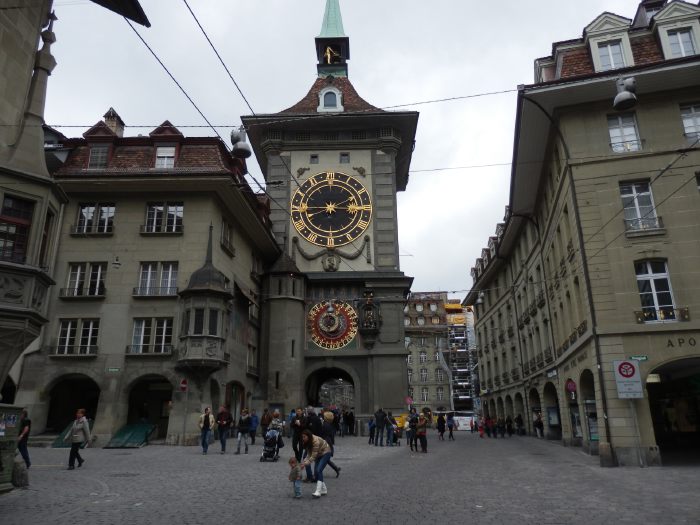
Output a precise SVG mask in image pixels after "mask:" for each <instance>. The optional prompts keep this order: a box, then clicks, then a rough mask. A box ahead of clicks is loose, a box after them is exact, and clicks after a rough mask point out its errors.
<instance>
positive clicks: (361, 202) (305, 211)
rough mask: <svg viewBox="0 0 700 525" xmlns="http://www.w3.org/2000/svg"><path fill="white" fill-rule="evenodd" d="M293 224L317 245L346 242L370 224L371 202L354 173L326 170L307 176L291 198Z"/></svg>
mask: <svg viewBox="0 0 700 525" xmlns="http://www.w3.org/2000/svg"><path fill="white" fill-rule="evenodd" d="M291 215H292V222H293V223H294V228H296V230H297V231H298V232H299V235H301V236H302V237H303V238H304V239H306V240H307V241H309V242H310V243H312V244H315V245H317V246H324V247H327V248H334V247H336V246H343V245H345V244H349V243H351V242H352V241H354V240H355V239H357V238H358V237H359V236H360V235H362V234H363V233H364V232H365V230H367V228H368V227H369V223H370V220H371V219H372V202H371V199H370V196H369V193H368V191H367V188H365V187H364V185H363V184H362V183H361V182H360V181H359V180H357V179H356V178H355V177H351V176H350V175H346V174H345V173H340V172H333V171H328V172H325V173H319V174H317V175H313V176H311V177H309V178H308V179H307V180H306V181H304V183H303V184H302V185H301V186H300V187H299V189H297V190H296V191H295V192H294V195H293V196H292V202H291Z"/></svg>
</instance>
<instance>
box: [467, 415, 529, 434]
mask: <svg viewBox="0 0 700 525" xmlns="http://www.w3.org/2000/svg"><path fill="white" fill-rule="evenodd" d="M470 426H471V431H472V433H473V432H479V437H481V438H483V437H484V434H486V436H487V437H493V438H498V437H499V436H500V437H501V438H502V439H503V438H505V437H506V434H507V435H508V437H511V436H512V435H513V434H515V433H517V434H518V435H522V434H523V433H524V426H523V417H522V416H521V415H520V414H518V415H517V416H515V419H513V418H512V417H510V416H507V417H505V418H502V417H499V418H492V417H490V416H485V417H481V418H479V419H478V420H476V419H472V421H471V423H470Z"/></svg>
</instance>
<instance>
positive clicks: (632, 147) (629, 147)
mask: <svg viewBox="0 0 700 525" xmlns="http://www.w3.org/2000/svg"><path fill="white" fill-rule="evenodd" d="M643 146H644V141H643V140H640V139H636V140H624V141H621V142H610V149H611V150H613V153H630V152H633V151H642V148H643Z"/></svg>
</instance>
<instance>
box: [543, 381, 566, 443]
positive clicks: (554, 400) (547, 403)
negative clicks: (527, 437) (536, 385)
mask: <svg viewBox="0 0 700 525" xmlns="http://www.w3.org/2000/svg"><path fill="white" fill-rule="evenodd" d="M543 401H544V412H543V414H542V416H543V418H544V420H545V424H546V428H547V430H546V437H547V439H555V440H559V439H561V437H562V435H561V413H560V411H559V396H558V395H557V389H556V387H555V386H554V384H553V383H547V384H546V385H544V391H543Z"/></svg>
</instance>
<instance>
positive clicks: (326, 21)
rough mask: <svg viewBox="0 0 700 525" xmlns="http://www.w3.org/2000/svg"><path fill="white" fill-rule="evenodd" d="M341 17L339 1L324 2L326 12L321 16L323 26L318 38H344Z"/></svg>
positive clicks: (327, 0)
mask: <svg viewBox="0 0 700 525" xmlns="http://www.w3.org/2000/svg"><path fill="white" fill-rule="evenodd" d="M344 36H345V31H343V17H342V16H341V14H340V3H339V0H326V12H325V13H324V15H323V25H322V26H321V34H320V35H318V38H338V37H344Z"/></svg>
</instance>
